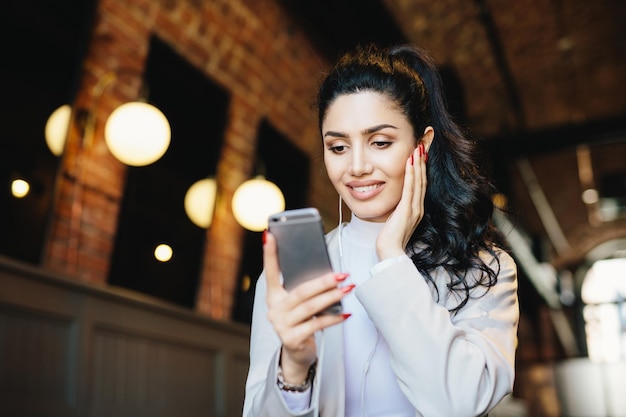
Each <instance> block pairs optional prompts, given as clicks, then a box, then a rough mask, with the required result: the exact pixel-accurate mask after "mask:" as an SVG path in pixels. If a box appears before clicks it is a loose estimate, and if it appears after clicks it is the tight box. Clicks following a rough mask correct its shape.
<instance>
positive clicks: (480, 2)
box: [475, 0, 526, 132]
mask: <svg viewBox="0 0 626 417" xmlns="http://www.w3.org/2000/svg"><path fill="white" fill-rule="evenodd" d="M475 3H476V5H477V6H478V10H479V16H480V20H481V22H482V24H483V26H484V27H485V31H486V32H487V38H488V39H489V44H490V46H491V50H492V53H493V57H494V59H495V61H496V65H497V66H498V71H499V72H500V75H501V76H502V81H503V82H504V87H505V89H506V92H507V95H508V96H509V101H510V103H511V108H512V109H513V117H514V118H515V123H516V125H517V126H514V128H513V129H512V130H513V131H522V132H523V131H525V130H526V118H525V115H524V107H523V106H522V101H521V99H520V96H519V93H518V91H517V86H516V84H515V79H514V78H513V74H512V73H511V68H510V67H509V64H508V62H507V60H506V55H505V53H504V46H503V45H502V41H501V39H500V35H499V34H498V29H497V28H496V24H495V22H494V20H493V17H492V16H491V11H490V10H489V7H488V6H487V4H486V3H485V0H475Z"/></svg>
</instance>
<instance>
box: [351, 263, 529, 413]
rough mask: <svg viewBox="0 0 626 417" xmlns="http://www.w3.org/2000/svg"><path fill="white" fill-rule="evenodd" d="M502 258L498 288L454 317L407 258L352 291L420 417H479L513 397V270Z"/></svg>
mask: <svg viewBox="0 0 626 417" xmlns="http://www.w3.org/2000/svg"><path fill="white" fill-rule="evenodd" d="M499 259H500V271H499V275H498V280H497V284H496V285H495V286H493V287H492V288H491V289H490V290H489V291H488V292H487V293H486V294H485V295H483V296H482V297H480V296H474V297H471V298H470V299H469V300H468V303H467V304H466V305H465V306H464V307H463V308H462V309H461V310H460V311H459V312H458V313H457V314H456V315H451V314H450V313H449V312H448V308H447V307H446V302H448V303H450V305H452V306H454V305H455V303H454V301H455V300H454V299H453V295H451V294H449V293H447V292H445V290H443V288H445V285H444V286H443V288H442V289H440V295H441V297H442V301H441V304H438V303H437V302H435V301H434V299H433V295H432V294H433V293H432V292H431V287H429V285H428V284H427V283H426V281H425V280H424V278H423V277H422V276H421V274H420V273H419V272H418V271H417V268H416V267H415V266H414V264H413V262H412V261H411V260H410V259H409V258H408V257H406V258H405V259H403V260H402V261H400V262H397V263H394V264H392V265H390V266H388V267H387V268H384V269H383V270H381V271H378V272H376V273H375V274H374V275H372V277H371V278H370V279H369V280H368V281H366V282H365V283H363V284H361V285H360V286H358V287H357V289H356V295H357V297H358V299H359V300H360V301H361V303H362V304H363V306H364V307H365V309H366V311H367V313H368V314H369V316H370V318H371V320H372V321H373V322H374V323H375V324H376V327H377V328H378V330H379V332H380V333H381V335H382V336H383V337H384V338H385V340H386V342H387V344H388V345H389V349H390V353H391V364H392V368H393V371H394V373H395V375H396V377H397V379H398V382H399V385H400V387H401V389H402V391H403V392H404V394H405V395H406V397H407V398H408V399H409V401H410V402H411V403H412V404H413V406H414V407H415V409H416V410H417V411H418V412H419V413H420V414H421V415H424V416H429V417H436V416H443V417H452V416H480V415H484V414H486V413H487V412H488V411H489V410H491V409H492V408H493V407H495V406H496V405H497V404H498V402H499V401H500V400H501V399H502V398H503V397H504V396H505V395H506V394H508V393H510V392H511V391H512V389H513V381H514V374H515V371H514V367H515V350H516V347H517V325H518V320H519V305H518V299H517V269H516V265H515V263H514V262H513V259H511V257H510V256H509V255H508V254H506V253H505V252H499ZM442 290H443V291H442ZM481 295H482V294H481ZM446 296H447V297H448V298H446Z"/></svg>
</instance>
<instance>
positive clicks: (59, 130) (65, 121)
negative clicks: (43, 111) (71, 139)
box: [44, 104, 72, 156]
mask: <svg viewBox="0 0 626 417" xmlns="http://www.w3.org/2000/svg"><path fill="white" fill-rule="evenodd" d="M71 116H72V107H70V105H69V104H64V105H62V106H61V107H59V108H58V109H56V110H55V111H53V112H52V114H51V115H50V117H48V121H47V122H46V127H45V130H44V135H45V138H46V144H47V145H48V148H49V149H50V151H51V152H52V153H53V154H54V155H55V156H61V154H62V153H63V149H64V148H65V141H66V139H67V131H68V129H69V126H70V118H71Z"/></svg>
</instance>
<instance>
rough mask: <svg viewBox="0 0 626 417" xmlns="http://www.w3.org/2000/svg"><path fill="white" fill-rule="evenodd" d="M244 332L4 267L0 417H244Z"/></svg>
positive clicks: (122, 294)
mask: <svg viewBox="0 0 626 417" xmlns="http://www.w3.org/2000/svg"><path fill="white" fill-rule="evenodd" d="M248 347H249V328H248V327H247V326H244V325H241V324H237V323H227V322H220V321H214V320H211V319H208V318H206V317H204V316H201V315H199V314H197V313H194V312H192V311H188V310H185V309H182V308H180V307H177V306H173V305H171V304H168V303H164V302H162V301H160V300H156V299H153V298H151V297H148V296H145V295H142V294H138V293H134V292H132V291H128V290H124V289H116V288H111V287H108V286H101V285H98V286H93V285H89V284H84V283H80V282H76V281H73V280H69V279H66V278H63V277H59V276H55V275H51V274H48V273H45V272H43V271H41V270H39V269H37V268H33V267H30V266H28V265H24V264H20V263H17V262H15V261H12V260H8V259H5V258H2V257H0V415H1V416H5V415H6V416H11V417H22V416H24V417H25V416H45V417H56V416H75V417H100V416H102V417H104V416H106V417H126V416H129V417H130V416H133V417H136V416H150V417H170V416H171V417H179V416H185V417H194V416H198V417H200V416H201V417H230V416H234V417H235V416H241V411H242V406H243V396H244V384H245V379H246V375H247V371H248Z"/></svg>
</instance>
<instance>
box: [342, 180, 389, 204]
mask: <svg viewBox="0 0 626 417" xmlns="http://www.w3.org/2000/svg"><path fill="white" fill-rule="evenodd" d="M346 185H347V186H348V190H350V194H351V195H352V196H353V197H354V198H356V199H358V200H368V199H370V198H372V197H374V196H376V195H378V193H380V192H381V191H382V188H383V187H382V186H383V185H384V183H382V182H376V183H348V184H346Z"/></svg>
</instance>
